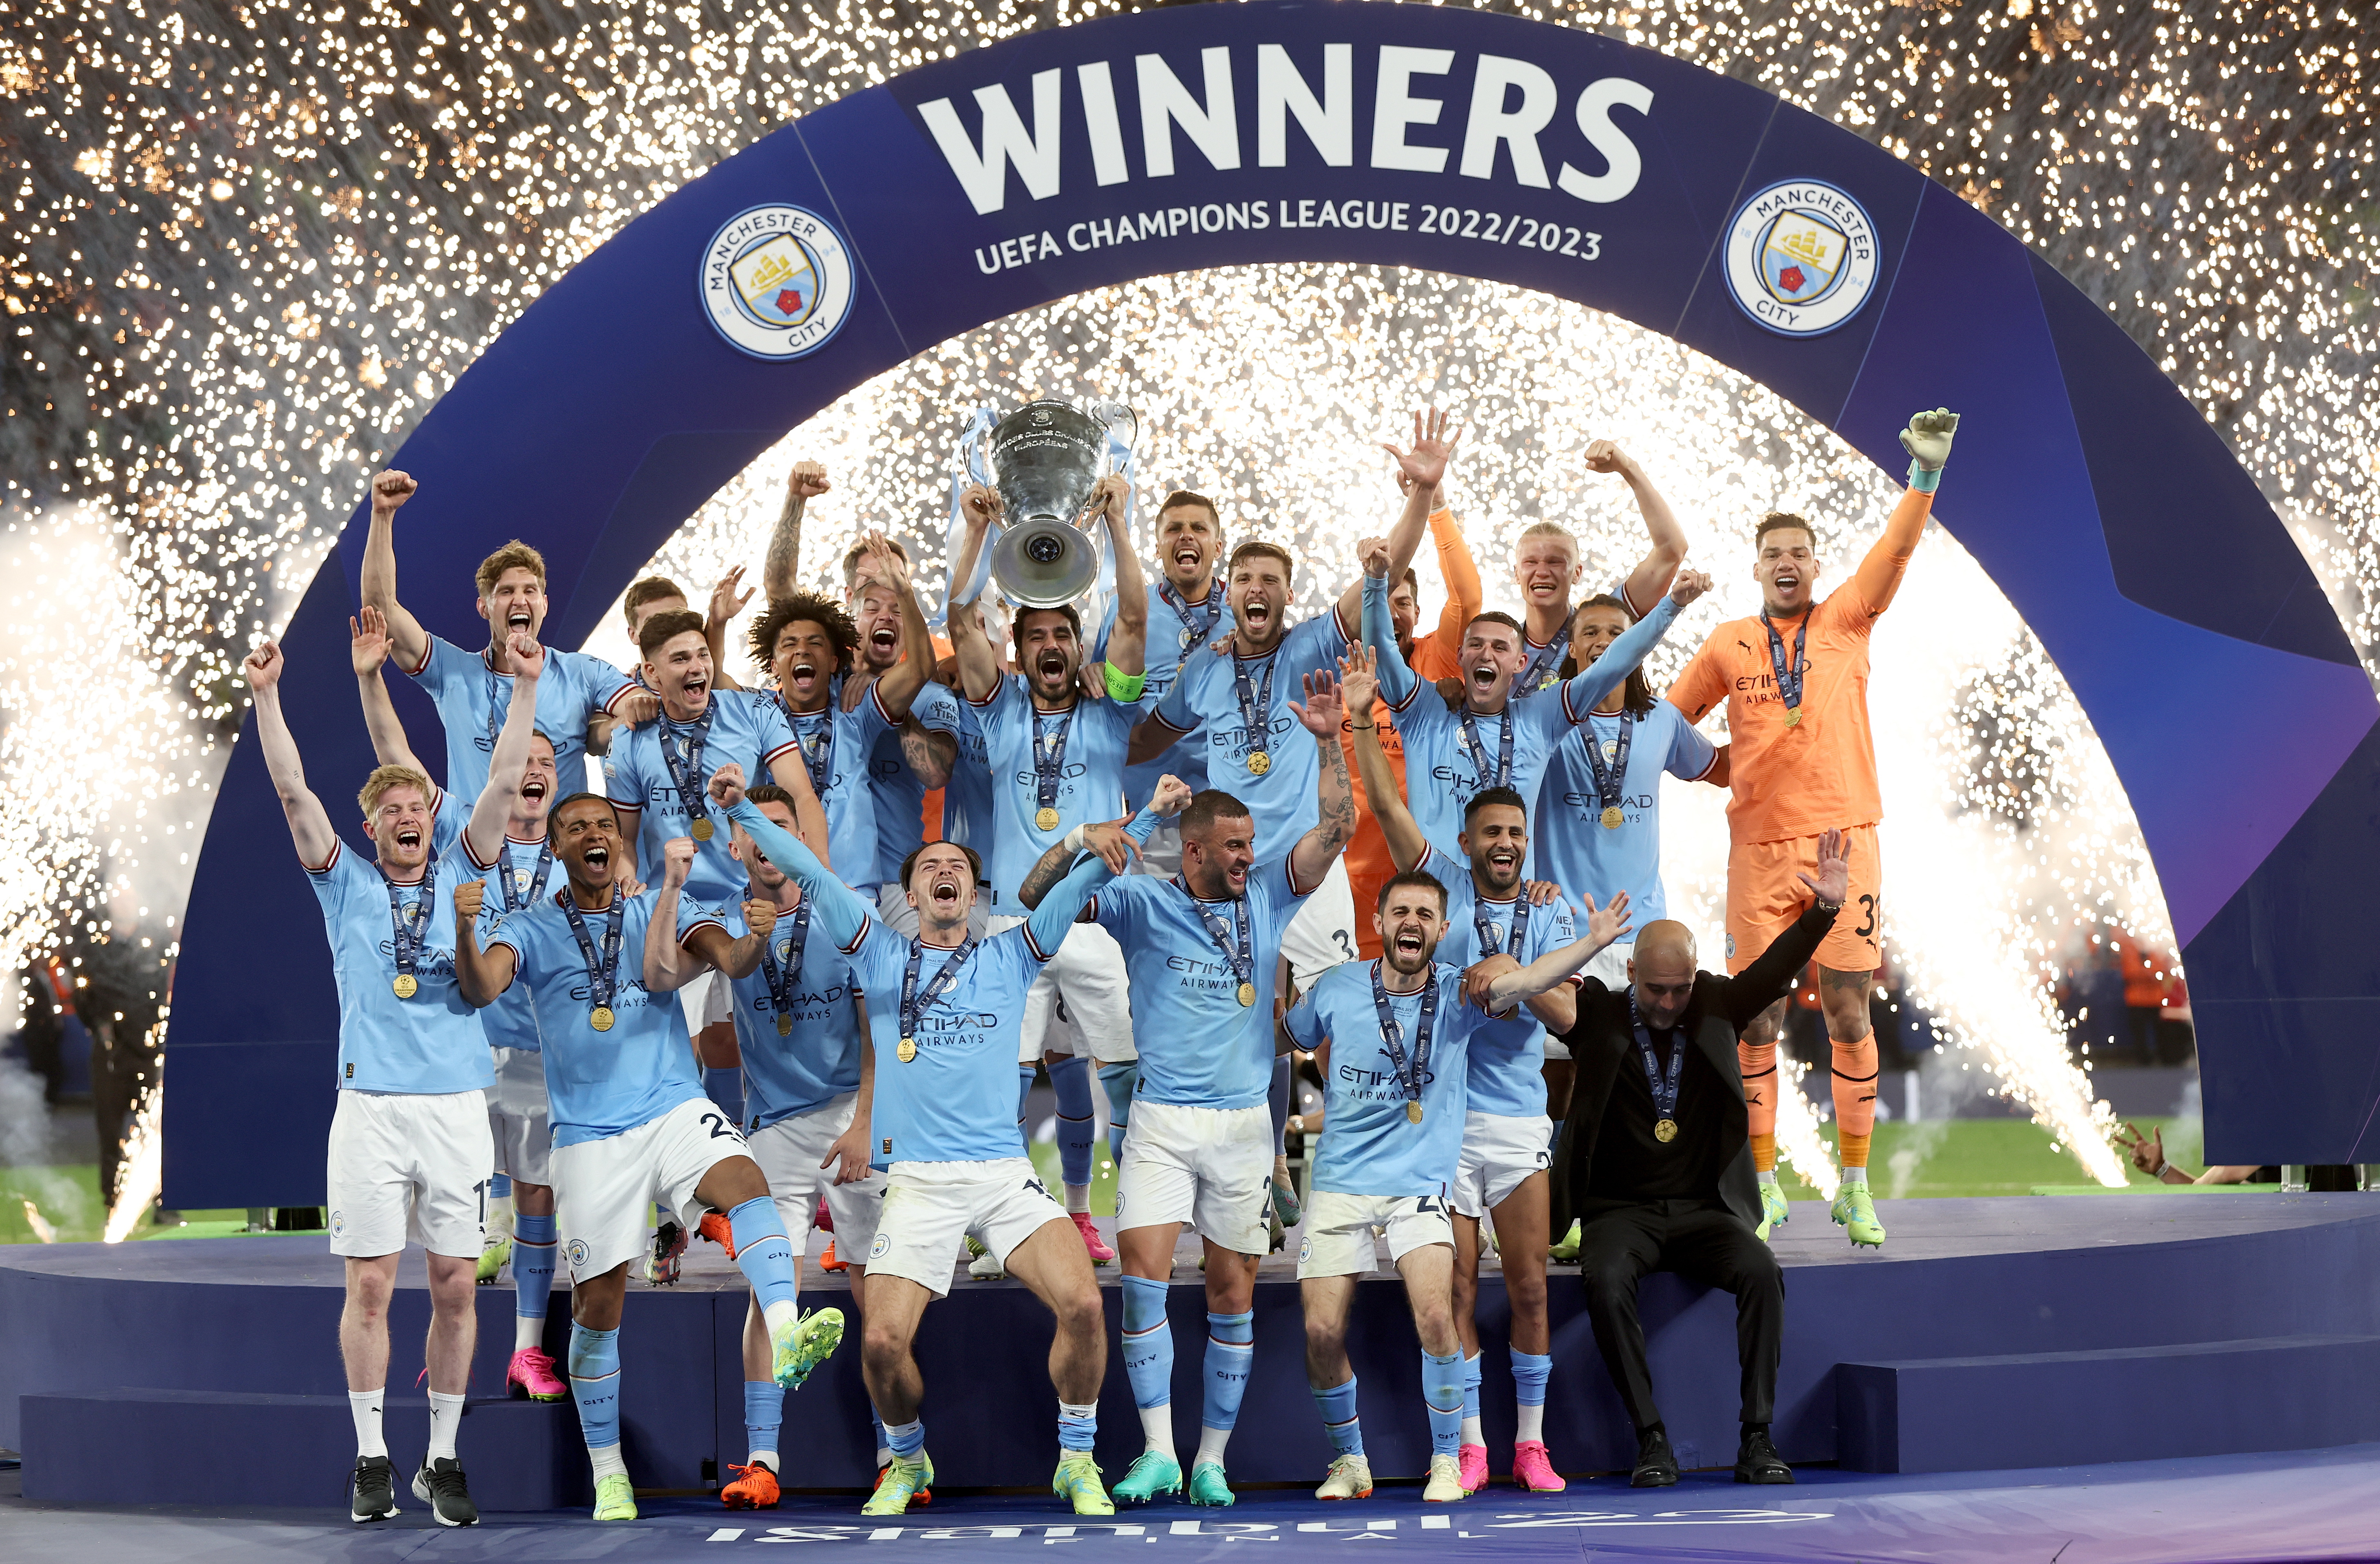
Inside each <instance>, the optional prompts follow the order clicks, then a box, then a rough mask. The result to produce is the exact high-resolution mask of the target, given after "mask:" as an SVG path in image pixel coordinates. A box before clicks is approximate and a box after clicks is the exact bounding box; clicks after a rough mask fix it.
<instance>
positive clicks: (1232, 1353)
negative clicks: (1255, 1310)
mask: <svg viewBox="0 0 2380 1564" xmlns="http://www.w3.org/2000/svg"><path fill="white" fill-rule="evenodd" d="M1256 1355H1257V1316H1256V1315H1253V1314H1240V1315H1216V1314H1210V1315H1208V1316H1207V1398H1206V1404H1205V1405H1204V1406H1202V1407H1201V1408H1200V1409H1199V1412H1198V1425H1199V1426H1200V1427H1202V1428H1218V1429H1222V1430H1224V1431H1226V1432H1228V1431H1229V1430H1230V1429H1231V1427H1232V1426H1233V1425H1234V1424H1236V1423H1238V1422H1239V1420H1240V1398H1241V1396H1243V1395H1245V1393H1246V1392H1247V1388H1248V1365H1249V1364H1251V1363H1253V1362H1254V1361H1255V1360H1256Z"/></svg>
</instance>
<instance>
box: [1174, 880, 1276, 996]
mask: <svg viewBox="0 0 2380 1564" xmlns="http://www.w3.org/2000/svg"><path fill="white" fill-rule="evenodd" d="M1173 888H1174V889H1175V890H1176V891H1181V892H1182V894H1184V896H1189V897H1190V904H1191V905H1192V906H1193V907H1195V908H1196V909H1197V912H1198V921H1199V922H1201V923H1203V924H1205V925H1206V926H1207V937H1208V939H1210V940H1214V941H1215V946H1216V948H1217V949H1218V950H1220V951H1221V952H1223V964H1224V965H1225V966H1228V967H1230V968H1231V969H1232V976H1233V977H1236V978H1238V979H1239V981H1240V988H1242V990H1243V991H1247V990H1252V989H1254V988H1255V987H1256V981H1257V962H1256V955H1255V952H1254V950H1253V948H1252V946H1251V945H1250V942H1249V941H1250V940H1251V938H1252V936H1251V933H1250V929H1249V921H1250V920H1249V918H1248V915H1247V908H1246V907H1245V905H1244V904H1242V903H1239V902H1237V901H1234V902H1233V903H1232V921H1231V923H1230V924H1229V925H1228V926H1226V925H1225V924H1224V922H1223V920H1222V919H1221V918H1220V917H1217V916H1216V915H1215V913H1214V909H1213V908H1211V907H1209V906H1208V905H1207V903H1204V902H1202V901H1200V900H1199V899H1198V898H1197V897H1196V896H1191V895H1190V888H1189V887H1188V886H1187V885H1184V883H1183V882H1182V879H1181V877H1180V876H1178V875H1177V876H1175V877H1174V880H1173ZM1235 940H1236V943H1235Z"/></svg>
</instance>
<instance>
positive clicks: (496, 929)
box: [480, 897, 625, 983]
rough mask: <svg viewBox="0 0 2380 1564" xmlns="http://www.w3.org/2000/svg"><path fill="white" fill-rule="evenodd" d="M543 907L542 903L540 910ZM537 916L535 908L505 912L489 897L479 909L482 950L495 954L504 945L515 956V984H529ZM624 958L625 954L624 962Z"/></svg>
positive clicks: (500, 903) (498, 902) (499, 902)
mask: <svg viewBox="0 0 2380 1564" xmlns="http://www.w3.org/2000/svg"><path fill="white" fill-rule="evenodd" d="M543 904H544V903H539V905H540V906H541V905H543ZM536 913H537V907H534V906H530V907H523V908H521V909H520V910H519V911H518V912H511V913H508V912H505V911H504V903H502V902H501V901H499V900H497V899H496V898H494V897H490V898H489V899H488V900H487V902H485V903H482V904H481V906H480V927H481V928H482V929H483V930H484V932H483V933H481V934H480V948H481V949H482V950H483V951H492V950H494V949H495V948H496V947H497V946H499V945H501V946H503V947H504V949H505V950H507V951H510V952H512V953H513V981H514V982H516V983H525V982H528V981H529V980H530V979H529V956H530V953H531V952H532V951H533V950H534V949H535V941H534V940H532V939H531V938H530V933H529V926H528V920H529V919H530V918H531V917H533V916H534V915H536ZM623 957H624V959H625V952H623Z"/></svg>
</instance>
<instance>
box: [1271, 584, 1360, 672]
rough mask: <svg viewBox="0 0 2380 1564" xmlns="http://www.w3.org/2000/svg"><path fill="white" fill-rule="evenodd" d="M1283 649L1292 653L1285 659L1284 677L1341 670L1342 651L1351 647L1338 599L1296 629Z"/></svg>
mask: <svg viewBox="0 0 2380 1564" xmlns="http://www.w3.org/2000/svg"><path fill="white" fill-rule="evenodd" d="M1283 649H1284V650H1285V651H1286V652H1287V653H1288V654H1289V655H1288V656H1286V657H1284V658H1282V659H1281V661H1282V663H1283V667H1282V668H1281V673H1282V674H1283V675H1284V676H1287V675H1290V674H1305V673H1322V672H1323V671H1325V670H1326V669H1329V670H1335V669H1337V668H1338V666H1339V658H1340V654H1341V653H1342V652H1344V651H1345V650H1346V649H1347V632H1346V628H1345V627H1344V626H1343V625H1342V624H1340V623H1339V605H1338V604H1337V603H1336V602H1335V601H1334V602H1333V603H1332V604H1331V605H1330V608H1329V609H1327V610H1325V611H1324V612H1320V613H1318V614H1316V615H1315V616H1314V617H1313V618H1311V619H1309V620H1307V621H1306V622H1305V624H1300V625H1299V626H1298V627H1297V628H1296V629H1294V630H1292V631H1291V632H1290V633H1289V642H1288V645H1287V646H1286V647H1284V648H1283ZM1292 693H1293V694H1294V693H1295V692H1292Z"/></svg>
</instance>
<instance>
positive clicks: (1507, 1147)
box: [1453, 1113, 1554, 1218]
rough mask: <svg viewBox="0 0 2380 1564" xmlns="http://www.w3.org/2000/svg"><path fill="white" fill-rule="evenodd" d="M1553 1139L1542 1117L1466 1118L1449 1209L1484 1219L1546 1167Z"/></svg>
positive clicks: (1468, 1115) (1551, 1126)
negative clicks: (1452, 1208) (1451, 1206)
mask: <svg viewBox="0 0 2380 1564" xmlns="http://www.w3.org/2000/svg"><path fill="white" fill-rule="evenodd" d="M1553 1134H1554V1121H1552V1120H1550V1119H1548V1118H1547V1117H1546V1116H1545V1115H1544V1114H1542V1113H1540V1114H1538V1115H1536V1117H1535V1118H1530V1119H1523V1118H1518V1117H1515V1116H1513V1115H1511V1114H1505V1113H1465V1114H1464V1115H1463V1155H1462V1157H1461V1158H1458V1159H1457V1160H1456V1162H1455V1166H1454V1194H1453V1199H1454V1209H1455V1210H1456V1211H1457V1212H1458V1213H1460V1214H1461V1215H1463V1216H1465V1217H1471V1218H1481V1217H1485V1216H1487V1215H1488V1212H1490V1211H1493V1210H1494V1209H1495V1208H1496V1207H1497V1206H1501V1205H1502V1204H1504V1202H1505V1201H1506V1200H1507V1199H1509V1198H1510V1197H1511V1195H1512V1192H1513V1191H1514V1190H1516V1189H1518V1188H1520V1187H1521V1185H1522V1183H1523V1182H1525V1181H1526V1180H1527V1179H1528V1177H1529V1175H1530V1174H1532V1173H1542V1172H1544V1171H1546V1170H1548V1168H1551V1167H1552V1166H1553V1163H1554V1158H1553V1144H1552V1143H1553Z"/></svg>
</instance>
